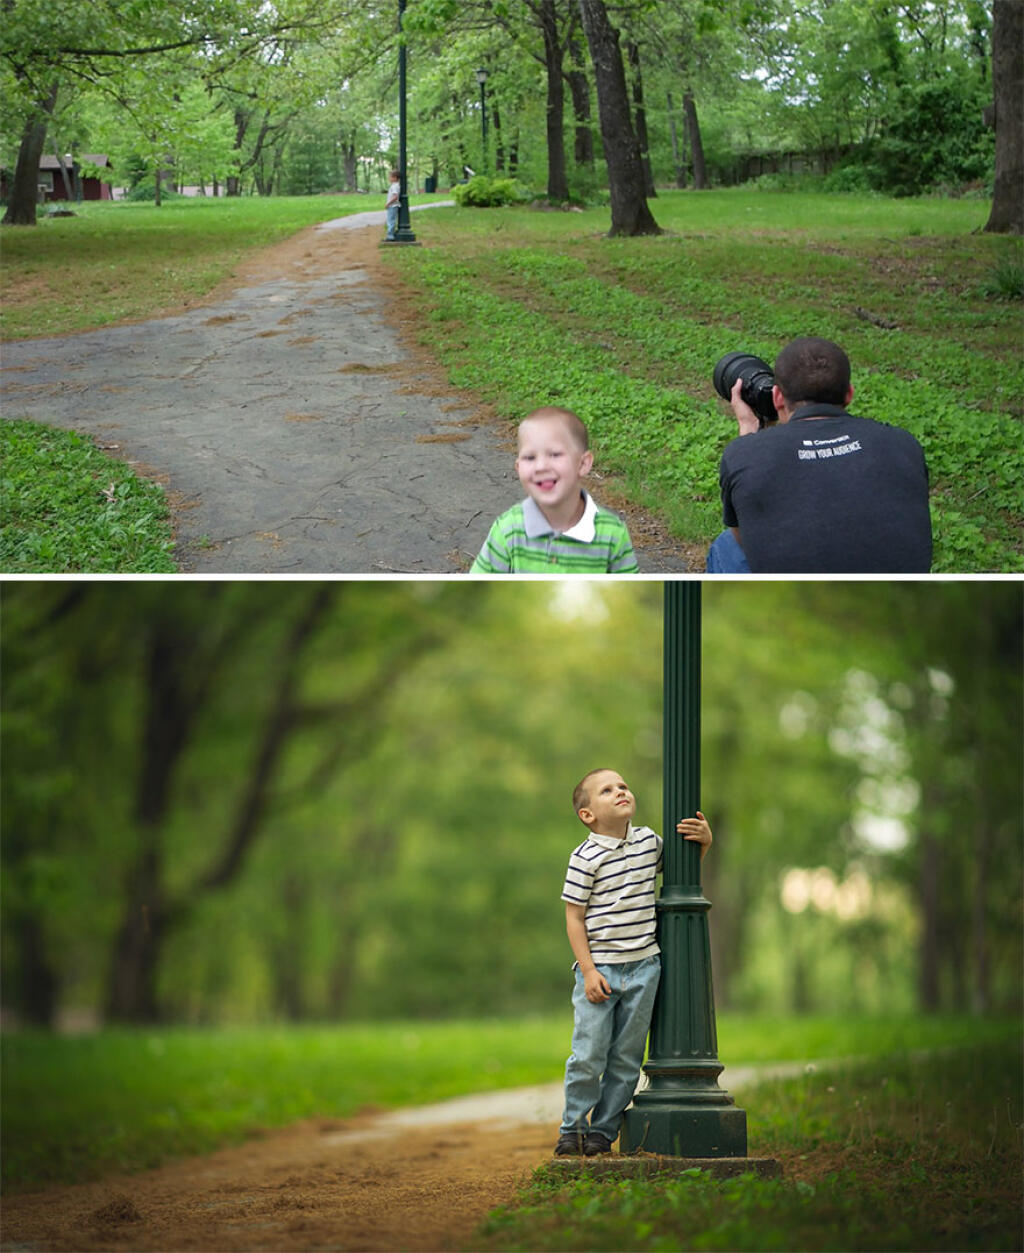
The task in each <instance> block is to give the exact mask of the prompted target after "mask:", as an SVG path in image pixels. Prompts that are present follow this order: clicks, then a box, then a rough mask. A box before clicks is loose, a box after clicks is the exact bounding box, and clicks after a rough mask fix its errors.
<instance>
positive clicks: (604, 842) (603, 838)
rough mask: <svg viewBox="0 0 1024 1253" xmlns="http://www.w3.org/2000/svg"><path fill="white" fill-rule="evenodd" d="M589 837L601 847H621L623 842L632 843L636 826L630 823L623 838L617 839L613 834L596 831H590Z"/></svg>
mask: <svg viewBox="0 0 1024 1253" xmlns="http://www.w3.org/2000/svg"><path fill="white" fill-rule="evenodd" d="M590 838H591V839H592V840H593V841H594V843H595V844H600V845H601V847H602V848H621V847H622V845H623V844H632V843H633V842H634V841H635V840H636V828H635V827H634V826H633V824H632V823H630V824H629V825H628V826H627V827H626V838H625V839H624V840H617V839H616V838H615V836H614V835H598V834H597V832H596V831H591V833H590Z"/></svg>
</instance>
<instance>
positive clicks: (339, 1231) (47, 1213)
mask: <svg viewBox="0 0 1024 1253" xmlns="http://www.w3.org/2000/svg"><path fill="white" fill-rule="evenodd" d="M560 1101H561V1085H560V1084H555V1085H548V1086H545V1087H541V1088H535V1089H526V1090H520V1091H518V1092H515V1093H499V1094H495V1097H494V1098H471V1099H468V1100H461V1101H451V1102H446V1103H445V1104H444V1105H441V1106H431V1107H427V1108H426V1109H423V1110H408V1111H398V1112H396V1113H393V1114H372V1113H366V1114H362V1115H359V1116H358V1117H356V1118H354V1119H351V1120H347V1121H345V1122H334V1123H332V1122H324V1121H311V1122H306V1123H300V1124H297V1125H295V1126H292V1127H288V1128H286V1129H284V1130H281V1131H274V1132H270V1133H267V1134H266V1135H264V1136H262V1137H261V1138H260V1139H257V1140H253V1141H250V1142H249V1143H247V1144H245V1145H242V1146H241V1147H238V1148H232V1149H224V1150H221V1151H220V1152H218V1153H214V1154H212V1155H211V1156H209V1157H202V1158H191V1159H188V1160H186V1161H182V1162H177V1163H174V1164H172V1165H168V1166H164V1167H161V1168H160V1169H158V1170H152V1171H147V1172H146V1173H145V1174H141V1175H132V1176H125V1177H121V1178H111V1179H106V1180H103V1181H102V1182H98V1183H91V1184H82V1185H79V1186H76V1187H69V1188H52V1189H47V1190H46V1191H45V1192H36V1193H27V1194H24V1195H21V1196H15V1197H9V1198H7V1199H6V1200H5V1202H4V1215H3V1245H2V1247H3V1249H4V1251H5V1253H35V1251H36V1250H38V1251H40V1253H42V1251H43V1250H75V1251H76V1253H77V1251H79V1250H82V1251H84V1250H104V1249H113V1250H132V1251H134V1250H168V1251H170V1250H187V1249H202V1250H205V1251H207V1253H210V1251H211V1250H217V1251H219V1250H272V1251H277V1250H282V1251H284V1250H291V1249H316V1250H322V1249H332V1250H333V1249H339V1250H386V1251H388V1253H397V1251H399V1250H406V1249H408V1250H427V1251H430V1253H435V1251H440V1250H447V1249H458V1248H462V1247H465V1246H466V1243H467V1241H468V1240H469V1239H470V1237H471V1235H472V1232H473V1231H474V1229H475V1228H476V1227H477V1225H478V1224H479V1222H480V1221H481V1219H482V1218H483V1217H484V1216H485V1215H486V1214H487V1213H488V1212H489V1211H490V1210H491V1209H493V1208H494V1207H495V1206H498V1205H501V1204H503V1203H504V1202H506V1201H508V1200H510V1198H511V1197H512V1195H513V1193H514V1191H515V1189H516V1184H517V1182H518V1181H519V1180H520V1179H522V1178H524V1177H525V1176H526V1175H528V1174H529V1172H530V1171H531V1170H533V1169H534V1168H535V1167H537V1166H539V1165H540V1164H541V1163H543V1162H544V1161H545V1160H547V1159H548V1158H549V1157H550V1155H551V1146H552V1144H553V1143H554V1139H555V1136H556V1134H557V1126H558V1117H559V1113H560V1109H561V1106H560ZM481 1119H483V1120H482V1121H481Z"/></svg>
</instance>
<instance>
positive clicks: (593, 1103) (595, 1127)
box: [555, 769, 711, 1157]
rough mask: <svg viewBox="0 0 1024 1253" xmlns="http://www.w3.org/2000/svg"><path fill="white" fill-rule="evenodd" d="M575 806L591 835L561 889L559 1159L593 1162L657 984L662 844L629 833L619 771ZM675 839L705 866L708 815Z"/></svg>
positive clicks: (609, 1130) (617, 1112) (617, 1113)
mask: <svg viewBox="0 0 1024 1253" xmlns="http://www.w3.org/2000/svg"><path fill="white" fill-rule="evenodd" d="M572 804H573V809H575V811H576V814H577V816H578V817H579V820H580V821H581V822H582V823H583V824H584V826H586V827H588V828H589V830H590V834H589V835H588V836H587V838H586V839H585V840H584V841H583V843H582V844H581V845H580V846H579V847H578V848H576V849H574V850H573V853H572V855H571V856H570V858H569V869H568V871H567V873H566V876H565V886H564V888H563V889H562V900H563V901H565V925H566V930H567V932H568V934H569V944H570V945H571V947H572V951H573V954H574V955H575V957H576V963H575V966H574V967H573V968H574V970H575V972H576V987H575V989H574V991H573V998H572V1003H573V1011H574V1024H573V1035H572V1053H571V1054H570V1056H569V1060H568V1061H567V1062H566V1064H565V1112H564V1114H563V1115H562V1125H561V1127H560V1128H559V1136H558V1143H557V1144H556V1145H555V1153H556V1154H557V1155H558V1156H563V1157H564V1156H569V1155H574V1154H575V1155H578V1154H581V1153H582V1154H584V1155H585V1156H587V1157H595V1156H597V1154H599V1153H609V1152H611V1147H612V1142H613V1141H614V1140H615V1138H616V1137H617V1136H618V1134H619V1128H620V1126H621V1125H622V1115H623V1113H624V1112H625V1109H626V1106H627V1105H628V1104H629V1103H630V1101H631V1100H632V1099H633V1093H634V1091H635V1090H636V1083H637V1079H638V1078H639V1076H640V1065H641V1063H642V1062H643V1059H644V1046H645V1044H646V1042H647V1032H648V1031H649V1029H650V1025H651V1014H652V1011H653V1009H654V996H655V993H656V992H657V990H658V980H659V979H660V977H661V956H660V952H661V951H660V949H659V948H658V941H657V937H656V934H655V908H654V881H655V877H656V876H657V874H658V873H659V871H660V870H661V851H662V839H661V836H659V835H656V834H655V833H654V832H653V831H652V830H651V829H650V828H649V827H634V826H633V824H632V818H633V815H634V813H635V811H636V800H635V798H634V796H633V793H632V792H631V791H630V790H629V788H628V787H627V786H626V784H625V783H624V782H623V780H622V776H621V775H620V774H618V772H617V771H615V770H603V769H602V770H592V771H591V772H590V774H588V775H585V776H584V777H583V779H581V780H580V782H579V783H578V784H577V785H576V790H575V792H574V793H573V799H572ZM676 831H677V832H678V833H679V834H680V835H682V836H683V838H684V839H687V840H694V841H696V842H697V843H698V844H700V846H701V848H700V855H701V859H702V860H703V858H704V855H705V853H707V851H708V849H709V848H710V847H711V828H710V827H709V826H708V822H707V819H706V818H705V817H704V815H703V814H702V813H700V812H699V811H698V813H697V816H696V818H684V819H683V820H682V822H680V823H678V824H677V826H676ZM588 1116H589V1122H588Z"/></svg>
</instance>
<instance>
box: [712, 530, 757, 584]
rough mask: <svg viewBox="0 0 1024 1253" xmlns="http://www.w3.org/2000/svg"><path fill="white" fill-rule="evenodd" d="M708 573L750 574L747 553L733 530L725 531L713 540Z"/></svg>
mask: <svg viewBox="0 0 1024 1253" xmlns="http://www.w3.org/2000/svg"><path fill="white" fill-rule="evenodd" d="M705 569H706V570H707V572H708V574H749V573H750V566H749V565H747V554H746V553H745V552H744V551H743V549H742V548H741V547H740V546H739V543H738V542H737V540H736V536H735V535H733V533H732V531H723V532H722V534H721V535H719V536H717V538H716V539H714V540H713V541H712V544H711V547H710V548H709V549H708V560H707V565H706V566H705Z"/></svg>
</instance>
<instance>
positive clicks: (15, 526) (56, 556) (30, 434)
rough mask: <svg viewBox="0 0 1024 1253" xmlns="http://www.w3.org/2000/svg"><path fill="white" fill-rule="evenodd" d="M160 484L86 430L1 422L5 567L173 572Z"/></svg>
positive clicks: (1, 558) (0, 525) (0, 532)
mask: <svg viewBox="0 0 1024 1253" xmlns="http://www.w3.org/2000/svg"><path fill="white" fill-rule="evenodd" d="M173 547H174V541H173V537H172V533H171V519H170V509H169V507H168V504H167V499H166V497H165V495H164V491H163V488H162V487H161V486H160V485H159V484H158V483H155V482H152V481H151V480H149V479H145V478H141V477H140V476H139V475H137V474H136V473H135V472H134V470H132V468H131V467H130V466H128V465H126V464H125V463H124V462H122V461H118V460H116V459H115V458H113V457H111V456H109V455H108V454H107V453H105V452H104V451H102V450H101V449H100V448H98V447H97V446H96V444H95V442H94V441H93V440H92V439H91V438H90V437H89V436H86V435H79V434H77V433H76V432H74V431H61V430H57V429H56V428H53V427H47V426H42V425H40V424H39V423H36V422H25V421H6V422H3V423H0V570H2V571H3V572H4V573H6V574H20V573H39V572H45V573H48V574H78V573H87V574H140V573H146V574H173V573H175V572H176V570H177V566H176V564H175V562H174V559H173V558H172V556H171V550H172V549H173Z"/></svg>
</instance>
